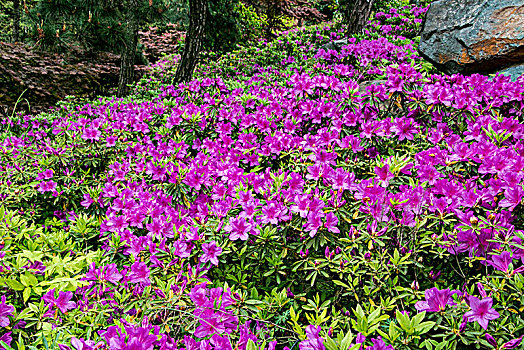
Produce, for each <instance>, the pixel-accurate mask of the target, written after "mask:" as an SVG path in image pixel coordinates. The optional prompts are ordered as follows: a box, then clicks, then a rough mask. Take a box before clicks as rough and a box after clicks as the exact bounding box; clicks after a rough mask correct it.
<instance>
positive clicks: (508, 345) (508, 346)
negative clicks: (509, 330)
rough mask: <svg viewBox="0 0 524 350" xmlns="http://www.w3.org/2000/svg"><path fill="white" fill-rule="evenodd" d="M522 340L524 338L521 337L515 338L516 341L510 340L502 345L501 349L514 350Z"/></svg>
mask: <svg viewBox="0 0 524 350" xmlns="http://www.w3.org/2000/svg"><path fill="white" fill-rule="evenodd" d="M522 338H524V336H521V337H520V338H516V339H512V340H510V341H509V342H507V343H505V344H504V345H502V348H501V349H515V348H516V347H518V346H519V345H520V343H521V342H522Z"/></svg>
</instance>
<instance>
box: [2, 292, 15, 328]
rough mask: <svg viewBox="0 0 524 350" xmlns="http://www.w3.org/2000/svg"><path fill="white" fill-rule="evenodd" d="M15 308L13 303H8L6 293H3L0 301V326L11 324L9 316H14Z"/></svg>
mask: <svg viewBox="0 0 524 350" xmlns="http://www.w3.org/2000/svg"><path fill="white" fill-rule="evenodd" d="M13 312H15V308H14V306H13V305H7V304H6V302H5V295H2V302H1V303H0V327H7V326H9V316H13Z"/></svg>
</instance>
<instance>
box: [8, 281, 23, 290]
mask: <svg viewBox="0 0 524 350" xmlns="http://www.w3.org/2000/svg"><path fill="white" fill-rule="evenodd" d="M5 283H6V284H7V285H8V286H9V288H11V289H13V290H24V288H25V287H24V285H23V284H22V283H20V282H18V281H17V280H6V281H5Z"/></svg>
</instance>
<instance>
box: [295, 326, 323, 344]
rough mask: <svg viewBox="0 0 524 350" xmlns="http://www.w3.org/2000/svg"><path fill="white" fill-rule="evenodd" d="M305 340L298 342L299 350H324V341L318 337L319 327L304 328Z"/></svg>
mask: <svg viewBox="0 0 524 350" xmlns="http://www.w3.org/2000/svg"><path fill="white" fill-rule="evenodd" d="M306 336H307V339H306V340H304V341H302V342H300V344H298V347H299V349H300V350H325V349H326V347H325V346H324V340H323V339H322V338H321V337H320V326H317V327H315V326H313V325H309V326H307V327H306Z"/></svg>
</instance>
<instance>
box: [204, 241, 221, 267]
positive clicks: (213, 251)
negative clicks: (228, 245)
mask: <svg viewBox="0 0 524 350" xmlns="http://www.w3.org/2000/svg"><path fill="white" fill-rule="evenodd" d="M202 251H203V252H204V254H202V256H201V257H200V262H202V263H206V262H208V261H209V262H211V264H213V265H215V266H216V265H218V256H219V255H220V254H221V253H222V248H220V247H219V246H217V244H216V242H215V241H211V242H209V243H204V244H202Z"/></svg>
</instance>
